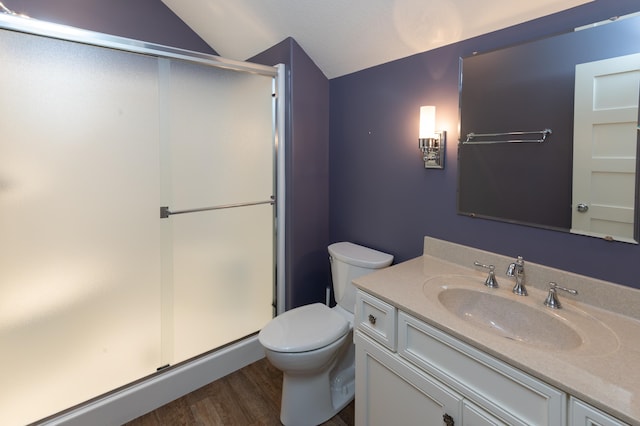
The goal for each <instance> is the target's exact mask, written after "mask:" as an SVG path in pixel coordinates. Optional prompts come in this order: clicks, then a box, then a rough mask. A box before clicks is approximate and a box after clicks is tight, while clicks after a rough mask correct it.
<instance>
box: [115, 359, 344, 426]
mask: <svg viewBox="0 0 640 426" xmlns="http://www.w3.org/2000/svg"><path fill="white" fill-rule="evenodd" d="M281 391H282V372H281V371H280V370H278V369H276V368H275V367H273V366H272V365H271V364H270V363H269V361H268V360H267V359H266V358H263V359H261V360H260V361H257V362H255V363H253V364H251V365H248V366H246V367H245V368H243V369H241V370H238V371H236V372H234V373H232V374H230V375H228V376H226V377H223V378H221V379H219V380H216V381H215V382H213V383H210V384H209V385H207V386H204V387H202V388H200V389H198V390H195V391H194V392H192V393H190V394H188V395H185V396H183V397H182V398H179V399H176V400H175V401H173V402H170V403H169V404H167V405H164V406H162V407H160V408H158V409H157V410H155V411H152V412H150V413H148V414H145V415H144V416H142V417H139V418H137V419H135V420H133V421H131V422H129V423H127V424H126V426H159V425H162V426H165V425H171V426H178V425H185V426H187V425H188V426H191V425H197V426H209V425H231V426H235V425H238V426H258V425H260V426H262V425H281V424H282V423H280V395H281ZM353 417H354V403H353V401H352V402H351V403H350V404H349V405H347V406H346V407H345V408H344V410H342V411H341V412H340V413H338V414H337V415H336V416H335V417H333V418H332V419H330V420H328V421H327V422H325V423H323V425H330V426H345V425H353V424H354V421H353Z"/></svg>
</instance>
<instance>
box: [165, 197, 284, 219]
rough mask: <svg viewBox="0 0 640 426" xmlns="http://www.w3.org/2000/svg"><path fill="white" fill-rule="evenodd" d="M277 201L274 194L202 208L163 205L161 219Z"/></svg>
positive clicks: (272, 203)
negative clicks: (179, 207) (184, 208)
mask: <svg viewBox="0 0 640 426" xmlns="http://www.w3.org/2000/svg"><path fill="white" fill-rule="evenodd" d="M275 203H276V197H275V196H273V195H272V196H271V197H270V199H269V200H265V201H252V202H248V203H236V204H221V205H218V206H212V207H200V208H197V209H188V210H176V211H171V210H169V207H168V206H162V207H160V219H166V218H168V217H169V216H171V215H174V214H184V213H196V212H206V211H210V210H222V209H232V208H234V207H247V206H258V205H260V204H271V205H274V204H275Z"/></svg>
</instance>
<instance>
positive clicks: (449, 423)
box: [442, 413, 454, 426]
mask: <svg viewBox="0 0 640 426" xmlns="http://www.w3.org/2000/svg"><path fill="white" fill-rule="evenodd" d="M442 420H443V421H444V424H445V425H446V426H454V424H453V423H454V422H453V417H451V416H450V415H448V414H446V413H445V414H443V415H442Z"/></svg>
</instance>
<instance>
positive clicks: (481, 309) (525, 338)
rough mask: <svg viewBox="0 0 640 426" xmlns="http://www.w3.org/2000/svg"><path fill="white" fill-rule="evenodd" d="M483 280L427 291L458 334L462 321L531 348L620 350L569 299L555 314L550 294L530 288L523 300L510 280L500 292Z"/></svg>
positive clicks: (443, 279) (439, 283) (466, 279)
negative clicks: (548, 301) (548, 300)
mask: <svg viewBox="0 0 640 426" xmlns="http://www.w3.org/2000/svg"><path fill="white" fill-rule="evenodd" d="M483 281H484V277H482V276H470V275H440V276H437V277H433V278H431V279H429V280H427V281H426V282H425V284H424V287H423V292H424V294H425V296H427V297H428V298H429V299H430V300H431V301H433V302H435V305H434V306H435V307H436V308H438V307H439V308H440V309H441V310H442V311H444V312H446V313H448V315H443V319H444V320H446V318H450V320H448V321H450V322H449V324H445V325H447V326H450V327H451V328H452V329H455V328H456V321H457V322H459V323H460V324H469V325H471V326H472V327H473V328H474V329H476V330H478V331H482V330H483V331H485V332H487V333H491V334H493V335H494V336H498V337H501V338H506V339H509V340H512V341H514V342H518V343H521V344H525V345H527V346H529V347H531V348H536V349H540V350H553V351H562V352H565V351H573V352H575V353H576V354H577V353H581V354H585V355H603V354H606V353H610V352H612V351H615V350H617V349H618V347H619V345H620V343H619V341H618V338H617V336H616V335H615V333H613V332H612V331H611V329H610V328H609V327H607V326H606V325H604V324H603V323H602V322H601V321H599V320H598V319H597V318H596V317H594V316H593V315H591V314H589V313H588V312H587V311H586V310H585V309H582V308H580V307H578V306H575V304H574V303H572V301H571V300H570V299H568V297H566V298H563V300H562V302H563V308H562V309H557V310H556V309H550V308H547V307H545V306H544V305H543V301H544V299H545V297H546V292H545V291H542V290H539V289H536V288H533V287H531V286H529V287H528V290H529V296H517V295H514V294H513V293H512V292H511V287H512V285H513V283H512V282H511V281H510V280H506V279H504V280H502V281H503V282H501V283H500V284H501V287H500V288H497V289H491V288H488V287H485V286H484V284H483ZM444 312H443V313H444ZM443 324H444V323H443ZM471 336H473V335H471Z"/></svg>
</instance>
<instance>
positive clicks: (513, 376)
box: [398, 311, 567, 426]
mask: <svg viewBox="0 0 640 426" xmlns="http://www.w3.org/2000/svg"><path fill="white" fill-rule="evenodd" d="M398 354H399V355H400V356H401V357H403V358H405V359H407V360H408V361H410V362H411V363H413V364H415V365H417V366H418V367H419V368H421V369H423V370H425V371H426V372H428V373H430V374H432V375H434V376H435V377H437V378H438V379H440V380H442V381H443V382H445V383H447V384H449V385H450V386H452V387H453V388H454V389H456V390H457V391H458V392H461V393H462V394H463V395H464V396H465V397H467V398H469V399H471V400H473V401H475V402H476V403H478V404H479V405H481V406H482V407H483V408H484V409H486V410H487V411H488V412H489V413H492V414H493V415H495V416H497V417H499V418H501V419H504V420H505V421H506V423H508V424H512V425H523V426H524V425H561V424H565V422H566V418H567V413H566V411H567V410H566V406H567V404H566V394H565V393H564V392H561V391H560V390H558V389H556V388H554V387H551V386H549V385H547V384H546V383H544V382H541V381H540V380H538V379H536V378H535V377H532V376H530V375H528V374H526V373H523V372H522V371H520V370H517V369H515V368H513V367H511V366H509V365H508V364H506V363H504V362H502V361H500V360H498V359H496V358H494V357H492V356H490V355H488V354H486V353H484V352H481V351H479V350H477V349H475V348H474V347H472V346H470V345H468V344H466V343H464V342H462V341H460V340H458V339H456V338H454V337H452V336H450V335H448V334H446V333H443V332H442V331H440V330H438V329H436V328H434V327H432V326H430V325H428V324H426V323H424V322H422V321H420V320H418V319H416V318H413V317H411V316H409V315H407V314H405V313H404V312H402V311H400V312H398Z"/></svg>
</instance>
